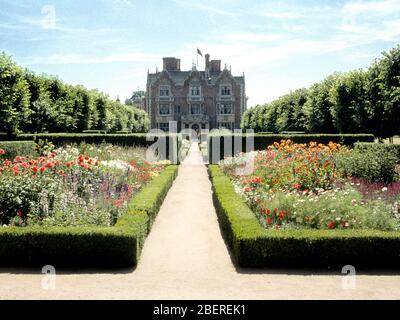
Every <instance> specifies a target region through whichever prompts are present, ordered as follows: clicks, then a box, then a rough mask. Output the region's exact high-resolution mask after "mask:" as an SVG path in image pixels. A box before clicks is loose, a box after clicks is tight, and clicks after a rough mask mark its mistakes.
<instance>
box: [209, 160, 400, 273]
mask: <svg viewBox="0 0 400 320" xmlns="http://www.w3.org/2000/svg"><path fill="white" fill-rule="evenodd" d="M209 174H210V178H211V180H212V184H213V191H214V193H213V199H214V203H215V207H216V210H217V214H218V218H219V223H220V227H221V229H222V230H223V233H224V234H225V238H226V241H227V244H228V246H229V247H230V249H231V251H232V256H233V258H234V260H235V261H236V262H237V263H238V264H239V265H240V266H242V267H284V268H304V267H312V268H313V267H324V268H341V267H343V266H344V265H353V266H354V267H355V268H356V269H364V268H390V269H398V268H400V232H385V231H374V230H285V231H284V230H271V229H265V228H263V227H262V226H261V225H260V224H259V222H258V220H257V218H256V217H255V215H254V214H253V212H252V211H251V210H250V208H249V207H248V206H247V205H246V203H245V202H244V200H243V199H242V198H241V197H240V196H239V195H238V194H237V193H236V192H235V190H234V188H233V186H232V183H231V181H230V179H229V178H228V177H227V176H225V175H224V173H223V172H222V171H221V170H220V169H219V167H218V166H215V165H210V166H209Z"/></svg>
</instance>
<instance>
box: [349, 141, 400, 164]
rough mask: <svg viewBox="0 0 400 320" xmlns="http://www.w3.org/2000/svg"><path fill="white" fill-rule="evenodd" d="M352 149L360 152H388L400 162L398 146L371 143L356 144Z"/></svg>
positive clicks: (399, 147) (399, 148)
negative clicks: (394, 155)
mask: <svg viewBox="0 0 400 320" xmlns="http://www.w3.org/2000/svg"><path fill="white" fill-rule="evenodd" d="M354 149H356V150H360V151H370V150H371V151H374V152H375V153H380V152H384V153H385V152H390V153H393V154H396V157H397V159H398V160H399V161H400V144H385V143H373V142H357V143H355V144H354Z"/></svg>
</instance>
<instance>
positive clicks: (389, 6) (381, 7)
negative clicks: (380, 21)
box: [342, 0, 400, 16]
mask: <svg viewBox="0 0 400 320" xmlns="http://www.w3.org/2000/svg"><path fill="white" fill-rule="evenodd" d="M342 11H343V13H344V14H345V15H349V16H358V15H368V16H379V15H387V14H392V13H396V12H397V13H399V12H400V1H398V0H383V1H351V2H348V3H346V4H345V5H344V6H343V8H342Z"/></svg>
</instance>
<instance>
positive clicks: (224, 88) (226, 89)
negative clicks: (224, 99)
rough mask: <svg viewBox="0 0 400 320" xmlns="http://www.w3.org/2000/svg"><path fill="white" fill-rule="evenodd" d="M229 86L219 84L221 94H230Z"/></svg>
mask: <svg viewBox="0 0 400 320" xmlns="http://www.w3.org/2000/svg"><path fill="white" fill-rule="evenodd" d="M230 95H231V86H227V85H223V86H221V96H230Z"/></svg>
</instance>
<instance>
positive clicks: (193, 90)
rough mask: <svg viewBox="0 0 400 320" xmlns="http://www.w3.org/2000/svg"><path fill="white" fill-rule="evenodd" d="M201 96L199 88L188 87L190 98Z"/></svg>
mask: <svg viewBox="0 0 400 320" xmlns="http://www.w3.org/2000/svg"><path fill="white" fill-rule="evenodd" d="M200 94H201V87H200V86H192V87H190V95H191V96H199V95H200Z"/></svg>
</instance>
